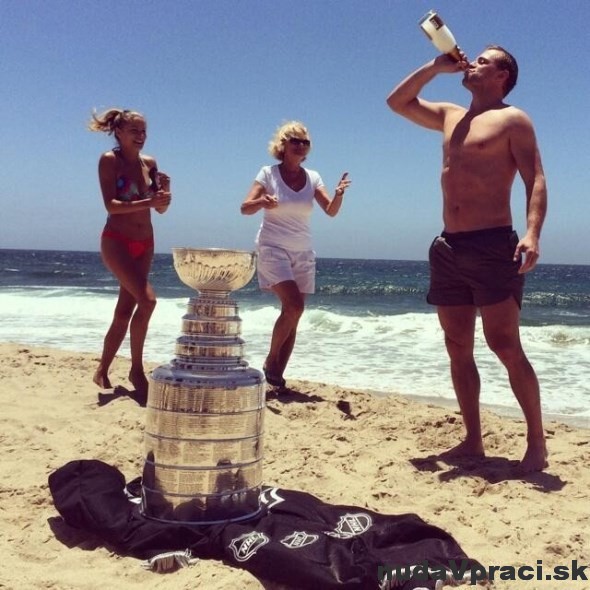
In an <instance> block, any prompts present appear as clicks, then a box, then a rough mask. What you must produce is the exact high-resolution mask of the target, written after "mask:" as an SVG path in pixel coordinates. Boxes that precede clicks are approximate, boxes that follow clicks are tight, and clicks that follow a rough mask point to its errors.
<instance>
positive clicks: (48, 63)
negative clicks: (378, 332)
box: [0, 0, 590, 264]
mask: <svg viewBox="0 0 590 590" xmlns="http://www.w3.org/2000/svg"><path fill="white" fill-rule="evenodd" d="M430 9H435V10H437V11H438V12H439V14H440V16H441V17H442V18H443V20H444V21H445V23H446V24H447V25H448V27H449V28H450V29H451V31H452V32H453V34H454V35H455V37H456V39H457V41H458V43H459V45H460V46H461V48H462V49H463V50H464V51H465V52H466V53H467V55H468V56H469V57H475V56H476V55H477V54H478V53H480V52H481V51H482V50H483V49H484V47H485V46H486V45H488V44H490V43H496V44H500V45H503V46H504V47H506V49H508V50H509V51H511V52H512V53H513V54H514V55H515V56H516V58H517V60H518V63H519V67H520V75H519V81H518V84H517V86H516V88H515V89H514V90H513V91H512V93H511V94H510V95H509V97H508V98H507V102H509V103H510V104H514V105H515V106H518V107H519V108H521V109H523V110H524V111H526V112H527V113H528V115H529V116H530V117H531V119H532V120H533V123H534V125H535V130H536V134H537V139H538V142H539V147H540V150H541V155H542V158H543V165H544V169H545V174H546V177H547V184H548V190H549V209H548V215H547V219H546V222H545V225H544V228H543V234H542V238H541V262H546V263H564V264H590V247H589V246H588V241H587V237H588V233H589V228H588V226H589V222H590V195H589V187H590V165H589V164H590V156H589V154H590V123H589V119H590V118H589V117H588V106H587V104H588V99H589V97H590V75H589V68H588V59H587V54H588V23H589V22H590V2H588V0H562V1H561V2H550V1H549V0H494V1H493V2H483V1H477V0H468V1H467V0H454V1H453V2H448V1H445V0H438V3H433V2H432V1H431V0H428V1H423V0H405V1H401V0H370V1H367V0H298V1H296V2H295V1H293V0H272V1H269V0H249V1H246V0H186V1H185V0H173V1H163V0H162V1H158V0H142V1H130V0H116V1H113V0H100V1H90V0H86V1H82V2H79V1H74V0H67V1H66V0H0V38H1V39H2V55H1V56H0V74H1V80H2V82H1V83H2V92H1V93H0V116H1V121H2V138H3V141H2V142H1V144H0V162H1V163H2V168H3V171H2V173H1V174H0V178H1V179H2V182H1V183H0V248H30V249H56V250H88V251H97V250H98V249H99V235H100V232H101V230H102V227H103V225H104V221H105V217H106V212H105V210H104V205H103V202H102V198H101V195H100V190H99V186H98V177H97V163H98V158H99V157H100V154H101V153H103V152H104V151H107V150H109V149H110V148H111V147H113V145H114V144H113V139H112V137H109V136H108V135H105V134H100V133H92V132H90V131H88V130H87V128H86V125H87V122H88V120H89V118H90V116H91V114H92V111H93V109H97V110H98V111H101V110H103V109H107V108H110V107H113V106H116V107H121V108H128V109H132V110H138V111H140V112H142V113H143V114H144V115H145V117H146V119H147V123H148V141H147V143H146V146H145V148H144V152H145V153H146V154H149V155H152V156H154V157H155V158H156V159H157V161H158V166H159V168H160V169H161V170H163V171H166V172H167V173H168V174H169V175H170V176H171V178H172V192H173V202H172V205H171V207H170V209H169V210H168V212H167V213H166V214H165V215H162V216H160V215H157V214H155V213H154V216H153V223H154V230H155V235H156V251H157V252H170V250H171V248H173V247H194V248H239V249H252V248H253V244H254V237H255V234H256V231H257V229H258V226H259V225H260V221H261V215H262V214H261V213H259V214H257V215H253V216H242V215H241V214H240V204H241V202H242V200H243V199H244V197H245V195H246V193H247V192H248V190H249V188H250V187H251V185H252V182H253V179H254V177H255V176H256V173H257V172H258V170H259V169H260V167H261V166H263V165H267V164H273V163H275V161H274V160H272V158H271V157H270V156H269V154H268V152H267V144H268V141H269V139H270V138H271V136H272V134H273V133H274V131H275V129H276V128H277V127H278V126H279V125H280V124H281V123H282V122H284V121H286V120H292V119H296V120H300V121H302V122H304V123H305V124H306V125H307V127H308V129H309V132H310V135H311V137H312V141H313V149H312V151H311V153H310V155H309V157H308V159H307V161H306V163H305V165H306V166H307V167H308V168H311V169H314V170H317V171H318V172H319V173H320V174H321V176H322V178H323V180H324V182H325V184H326V185H327V187H328V188H329V189H330V190H332V189H334V188H335V187H336V184H337V182H338V180H339V178H340V176H341V174H342V173H343V172H344V171H348V172H349V175H350V178H351V180H352V185H351V187H350V189H349V190H348V191H347V193H346V196H345V201H344V204H343V207H342V209H341V211H340V213H339V215H338V216H337V217H335V218H330V217H328V216H326V215H324V213H323V212H322V211H321V209H320V208H319V207H316V208H315V210H314V213H313V216H312V232H313V236H314V245H315V250H316V252H317V255H318V256H319V257H340V258H383V259H394V260H395V259H397V260H425V259H426V257H427V251H428V246H429V245H430V242H431V241H432V239H433V237H434V236H435V235H436V234H437V233H439V232H440V231H441V229H442V220H441V192H440V180H439V179H440V166H441V135H440V133H438V132H434V131H429V130H426V129H423V128H421V127H418V126H416V125H413V124H412V123H410V122H409V121H407V120H405V119H403V118H401V117H399V116H398V115H395V114H393V113H392V112H391V111H390V110H389V109H388V107H387V105H386V104H385V100H386V97H387V95H388V94H389V92H390V91H391V89H392V88H393V87H394V86H395V85H396V84H397V83H398V82H399V81H400V80H401V79H402V78H404V77H405V76H406V75H407V74H409V73H410V72H411V71H413V70H414V69H416V68H417V67H419V66H420V65H422V64H423V63H425V62H427V61H429V60H430V59H432V58H433V57H435V56H436V54H437V52H436V50H435V48H434V47H433V46H432V44H431V43H430V42H429V41H428V39H427V38H426V36H425V35H424V34H423V32H422V31H421V30H420V29H419V27H418V20H419V19H420V17H422V16H423V15H424V14H425V13H426V12H427V11H428V10H430ZM422 96H424V97H425V98H427V99H429V100H441V101H448V102H455V103H458V104H462V105H465V106H468V104H469V98H470V95H469V93H468V92H467V91H466V90H465V89H464V88H463V87H462V85H461V76H460V75H443V76H439V77H437V78H435V79H434V80H433V81H432V82H431V83H430V84H429V85H428V86H427V87H426V88H424V90H423V93H422ZM512 211H513V219H514V226H515V228H516V229H517V230H518V231H519V233H520V234H521V235H522V234H523V233H524V230H525V227H526V226H525V215H524V212H525V193H524V188H523V186H522V181H521V180H520V178H519V177H518V176H517V178H516V181H515V185H514V190H513V195H512Z"/></svg>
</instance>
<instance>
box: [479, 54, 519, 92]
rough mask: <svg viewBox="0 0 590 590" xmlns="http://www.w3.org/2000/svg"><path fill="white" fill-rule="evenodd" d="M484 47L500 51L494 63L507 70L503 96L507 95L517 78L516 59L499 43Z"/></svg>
mask: <svg viewBox="0 0 590 590" xmlns="http://www.w3.org/2000/svg"><path fill="white" fill-rule="evenodd" d="M486 49H492V50H494V51H498V52H499V53H500V55H499V56H498V57H495V58H494V63H495V64H496V65H497V66H498V67H499V68H500V69H501V70H506V71H507V72H508V78H506V82H505V83H504V96H508V94H509V93H510V91H511V90H512V89H513V88H514V87H515V86H516V81H517V80H518V64H517V63H516V59H515V57H514V56H513V55H512V54H511V53H510V52H509V51H506V49H504V48H503V47H501V46H500V45H488V46H487V47H486Z"/></svg>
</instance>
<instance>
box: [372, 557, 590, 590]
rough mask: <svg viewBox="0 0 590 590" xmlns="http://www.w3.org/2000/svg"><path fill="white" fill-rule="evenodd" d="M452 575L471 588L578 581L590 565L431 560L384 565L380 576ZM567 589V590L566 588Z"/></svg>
mask: <svg viewBox="0 0 590 590" xmlns="http://www.w3.org/2000/svg"><path fill="white" fill-rule="evenodd" d="M449 574H450V575H451V576H452V577H453V578H454V579H455V580H464V579H468V580H470V583H471V585H473V586H474V585H475V584H477V582H479V581H483V580H489V581H490V582H493V581H494V580H507V581H519V580H520V581H541V580H556V581H576V580H585V581H588V580H589V579H590V563H580V562H578V560H577V559H572V560H571V561H570V562H569V563H568V564H566V565H555V566H553V567H544V566H543V560H542V559H538V560H537V563H536V565H534V566H533V565H519V566H512V565H489V566H487V567H484V566H481V565H477V564H474V563H471V562H469V561H468V560H466V559H463V560H461V561H460V562H459V563H457V562H456V561H455V560H454V559H451V560H450V561H449V562H448V567H446V568H445V567H443V566H442V565H430V564H429V563H428V560H426V559H425V560H424V561H421V562H420V563H418V564H415V565H411V566H410V565H389V564H385V565H380V566H378V568H377V577H378V579H379V581H380V582H382V581H383V580H416V581H426V580H446V579H447V578H448V577H449ZM564 590H566V589H565V588H564Z"/></svg>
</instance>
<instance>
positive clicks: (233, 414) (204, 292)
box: [142, 248, 265, 524]
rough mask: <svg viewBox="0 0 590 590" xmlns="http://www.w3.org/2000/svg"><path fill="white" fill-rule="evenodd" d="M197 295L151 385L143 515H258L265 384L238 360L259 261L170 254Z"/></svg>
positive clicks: (218, 518)
mask: <svg viewBox="0 0 590 590" xmlns="http://www.w3.org/2000/svg"><path fill="white" fill-rule="evenodd" d="M172 252H173V258H174V268H175V269H176V272H177V273H178V276H179V277H180V279H181V280H182V282H183V283H185V284H186V285H188V286H189V287H191V288H193V289H196V290H197V291H198V296H197V297H193V298H191V299H190V300H189V302H188V306H187V314H186V315H184V316H183V318H182V335H181V336H180V337H179V338H177V340H176V357H175V358H174V359H173V360H172V361H171V362H170V363H169V364H167V365H163V366H160V367H158V368H157V369H155V370H154V371H153V373H152V375H151V378H150V384H149V392H148V402H147V415H146V424H145V434H144V445H145V447H144V452H145V464H144V471H143V478H142V513H143V515H144V516H146V517H148V518H152V519H155V520H159V521H162V522H174V523H178V522H183V523H188V524H215V523H220V522H228V521H231V522H236V521H240V520H246V519H248V518H251V517H253V516H255V515H256V514H257V513H258V512H259V510H260V507H259V494H260V490H261V486H262V456H263V453H262V448H263V445H262V436H263V420H264V410H265V387H264V377H263V375H262V373H261V372H260V371H257V370H256V369H253V368H250V367H248V363H247V362H246V361H244V360H243V358H242V357H243V354H242V353H243V344H244V341H243V340H242V339H241V338H240V333H241V320H240V318H239V316H238V306H237V304H236V302H235V301H232V300H231V299H230V298H229V294H230V292H231V291H235V290H236V289H240V288H241V287H243V286H244V285H246V284H247V283H248V282H249V281H250V279H251V278H252V276H253V275H254V271H255V268H256V255H255V254H254V253H252V252H244V251H239V250H222V249H204V250H196V249H189V248H174V249H173V251H172Z"/></svg>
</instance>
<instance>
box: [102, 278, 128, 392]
mask: <svg viewBox="0 0 590 590" xmlns="http://www.w3.org/2000/svg"><path fill="white" fill-rule="evenodd" d="M134 309H135V299H134V298H133V296H132V295H131V293H129V292H128V291H126V290H125V289H123V287H119V299H118V300H117V305H116V306H115V313H114V316H113V321H112V322H111V325H110V327H109V329H108V331H107V333H106V336H105V338H104V342H103V347H102V355H101V357H100V363H99V365H98V368H97V369H96V373H95V374H94V379H93V381H94V383H96V384H97V385H98V386H99V387H102V388H106V389H110V388H111V387H112V385H111V382H110V380H109V377H108V373H109V369H110V367H111V363H112V362H113V359H114V358H115V355H116V354H117V351H118V350H119V348H120V347H121V343H122V342H123V340H124V338H125V334H126V333H127V328H128V326H129V321H130V320H131V315H132V314H133V310H134Z"/></svg>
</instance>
